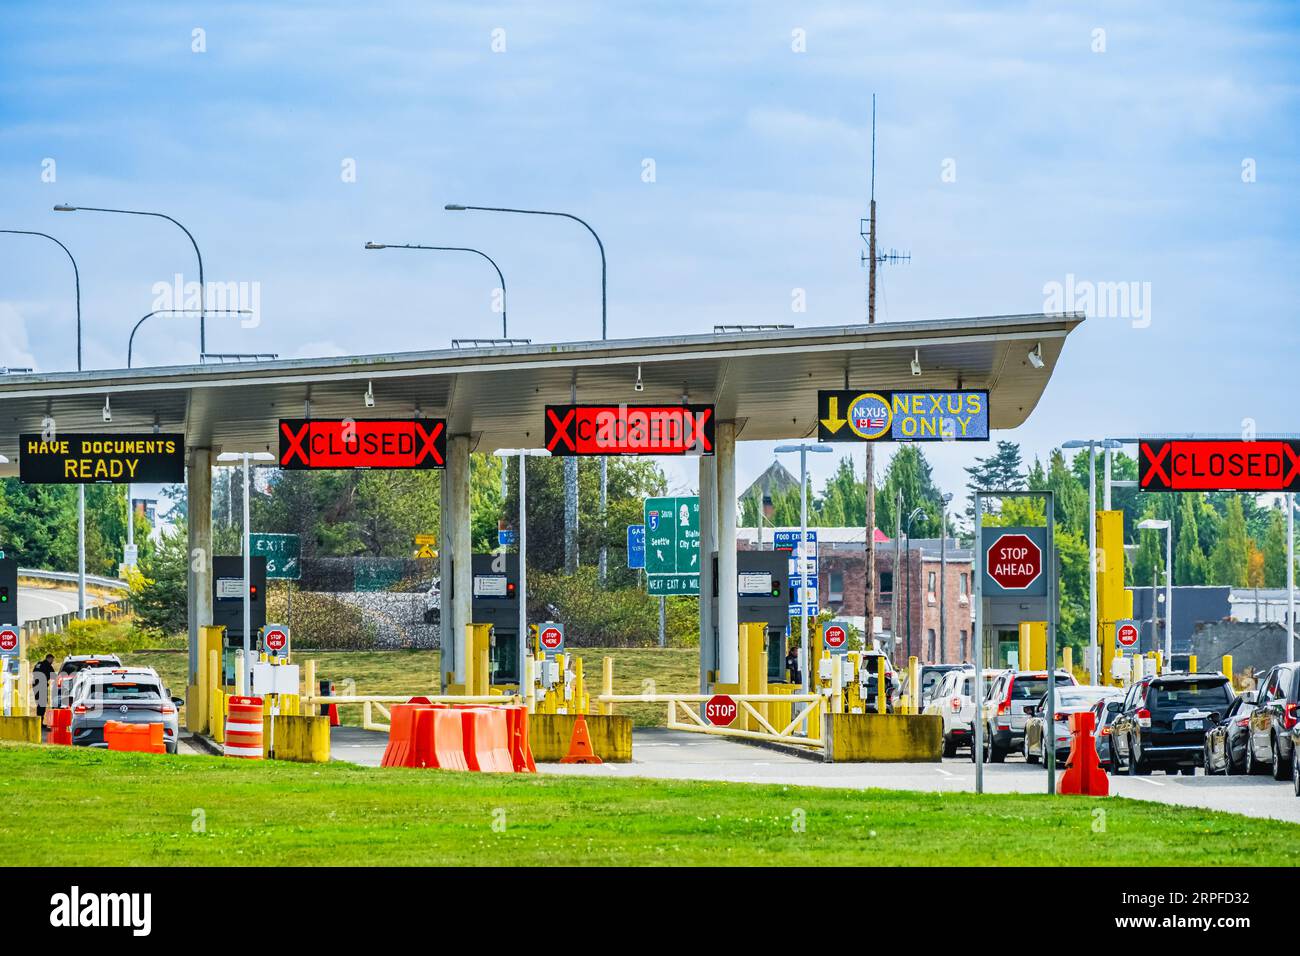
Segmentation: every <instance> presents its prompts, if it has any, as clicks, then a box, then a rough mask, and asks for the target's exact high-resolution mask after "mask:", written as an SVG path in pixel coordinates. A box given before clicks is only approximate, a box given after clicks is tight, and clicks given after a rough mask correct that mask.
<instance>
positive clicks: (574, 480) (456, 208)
mask: <svg viewBox="0 0 1300 956" xmlns="http://www.w3.org/2000/svg"><path fill="white" fill-rule="evenodd" d="M442 208H443V209H445V210H447V211H448V212H468V211H472V212H506V213H514V214H516V215H520V216H557V217H559V218H561V219H572V220H573V221H574V222H576V223H578V224H579V225H581V226H582V227H583V228H584V229H586V230H587V231H588V232H589V233H591V238H593V239H595V240H596V247H597V248H598V249H599V250H600V339H601V341H602V342H603V341H605V339H607V338H608V337H609V321H608V309H607V296H606V286H607V278H608V264H607V263H606V261H605V244H604V243H603V242H601V241H600V236H599V235H597V234H596V230H595V229H592V228H591V224H590V223H588V222H587V221H586V220H585V219H579V218H578V217H577V216H575V215H573V213H569V212H553V211H551V210H546V209H512V208H509V207H506V206H467V205H465V204H463V203H454V202H449V203H447V204H446V205H445V206H443V207H442ZM577 466H578V463H577V461H576V460H575V461H574V462H573V465H572V466H568V465H567V463H566V470H565V476H564V477H565V482H566V484H568V486H569V487H568V489H567V491H566V493H567V494H568V495H569V496H570V497H572V499H573V500H574V501H575V502H576V501H577V500H578V467H577ZM608 488H609V468H608V460H607V459H606V458H605V456H604V455H602V456H601V458H600V524H601V528H600V531H601V545H600V568H599V577H600V582H601V583H602V584H604V583H605V557H606V555H605V545H604V539H605V505H606V496H607V494H608ZM565 516H566V518H567V516H568V511H567V510H566V511H565ZM577 518H578V514H577V509H576V507H575V509H574V514H573V519H574V528H573V530H572V531H571V532H570V531H568V529H566V534H565V541H566V543H567V542H568V541H569V540H570V539H571V540H572V541H573V549H574V554H573V555H572V556H570V555H568V554H567V553H566V555H565V565H566V567H567V566H569V565H570V564H572V566H573V567H576V566H577V563H578V561H577V550H578V534H577V529H576V522H577ZM570 558H572V561H570Z"/></svg>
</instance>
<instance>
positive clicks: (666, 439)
mask: <svg viewBox="0 0 1300 956" xmlns="http://www.w3.org/2000/svg"><path fill="white" fill-rule="evenodd" d="M545 425H546V429H545V435H546V450H547V451H549V452H550V453H551V454H552V455H561V456H566V457H572V456H575V455H712V454H713V434H714V427H713V425H714V422H713V406H712V405H547V406H546V422H545Z"/></svg>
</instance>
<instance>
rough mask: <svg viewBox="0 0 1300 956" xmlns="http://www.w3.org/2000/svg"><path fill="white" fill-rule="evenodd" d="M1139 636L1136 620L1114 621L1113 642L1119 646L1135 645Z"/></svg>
mask: <svg viewBox="0 0 1300 956" xmlns="http://www.w3.org/2000/svg"><path fill="white" fill-rule="evenodd" d="M1140 636H1141V632H1140V631H1139V630H1138V626H1137V621H1116V622H1115V643H1116V644H1117V645H1119V646H1120V647H1123V648H1129V647H1136V646H1137V642H1138V638H1139V637H1140Z"/></svg>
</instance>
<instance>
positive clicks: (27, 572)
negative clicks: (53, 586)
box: [18, 568, 130, 591]
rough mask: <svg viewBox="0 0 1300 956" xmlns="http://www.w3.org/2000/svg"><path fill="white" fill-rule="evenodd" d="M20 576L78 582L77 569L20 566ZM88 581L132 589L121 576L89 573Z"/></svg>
mask: <svg viewBox="0 0 1300 956" xmlns="http://www.w3.org/2000/svg"><path fill="white" fill-rule="evenodd" d="M18 577H20V578H35V579H36V580H38V581H61V582H65V583H68V584H76V583H77V580H78V579H77V574H76V572H75V571H43V570H41V569H39V568H19V569H18ZM86 583H87V584H88V585H90V586H91V587H97V588H111V589H112V590H115V591H126V590H129V589H130V585H129V584H127V583H126V582H125V581H123V580H122V579H121V578H104V577H100V576H99V575H97V574H87V575H86Z"/></svg>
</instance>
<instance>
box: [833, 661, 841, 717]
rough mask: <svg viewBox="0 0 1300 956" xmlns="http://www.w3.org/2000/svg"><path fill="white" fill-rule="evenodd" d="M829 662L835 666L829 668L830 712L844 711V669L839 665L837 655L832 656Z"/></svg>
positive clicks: (839, 712)
mask: <svg viewBox="0 0 1300 956" xmlns="http://www.w3.org/2000/svg"><path fill="white" fill-rule="evenodd" d="M831 663H833V664H834V665H835V666H834V667H833V668H832V669H831V713H832V714H842V713H844V671H843V668H841V667H840V661H839V658H838V657H832V658H831Z"/></svg>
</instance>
